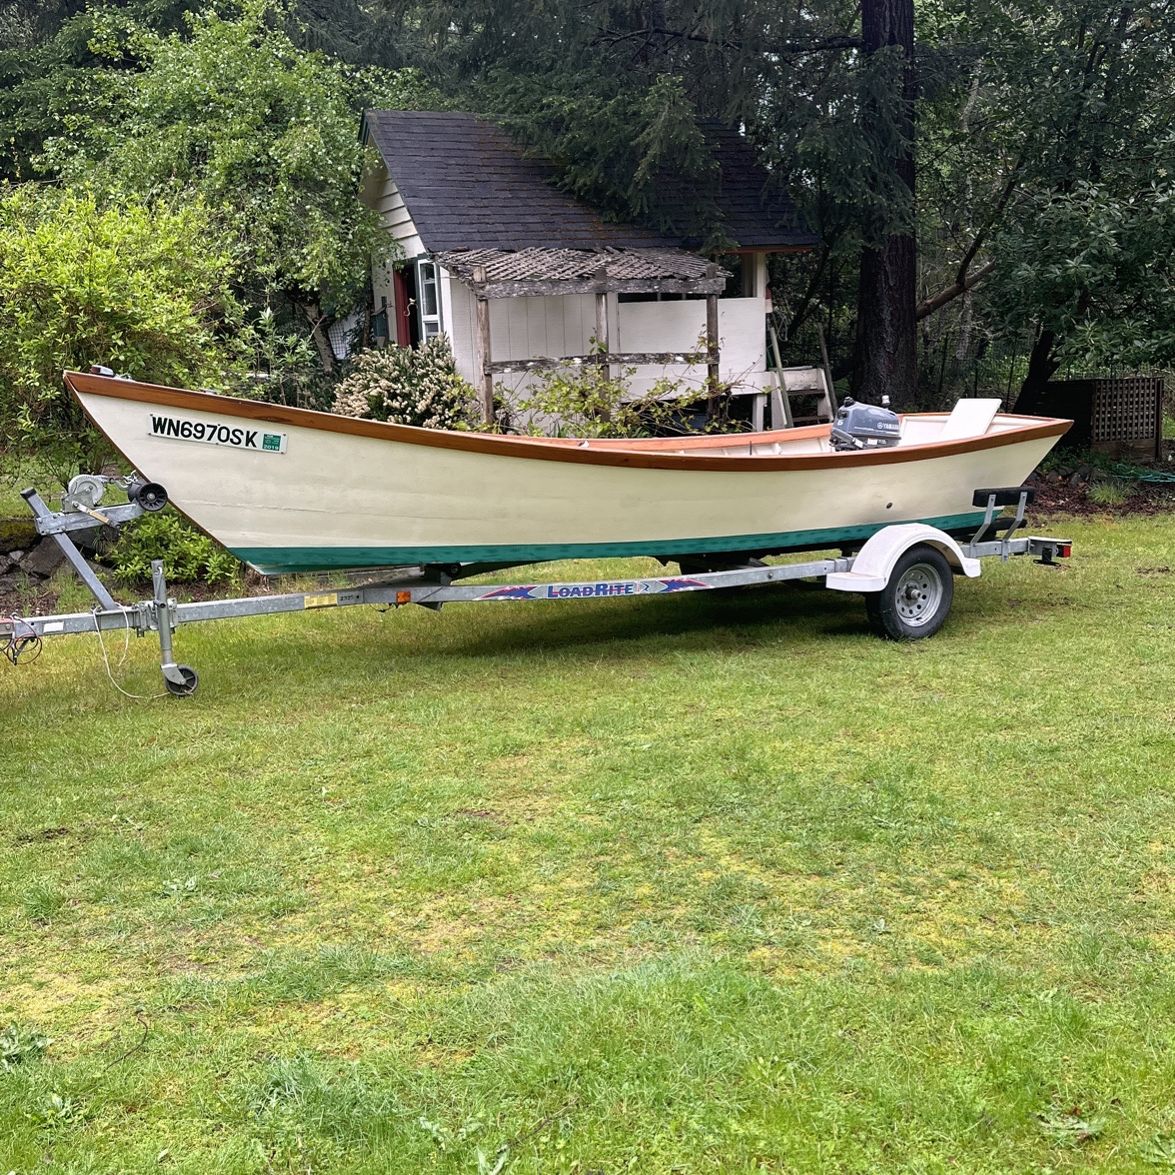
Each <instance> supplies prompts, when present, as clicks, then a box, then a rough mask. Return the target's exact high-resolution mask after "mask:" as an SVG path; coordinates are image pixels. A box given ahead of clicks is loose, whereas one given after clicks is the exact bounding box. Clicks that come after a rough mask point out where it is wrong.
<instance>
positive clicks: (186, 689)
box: [163, 665, 200, 698]
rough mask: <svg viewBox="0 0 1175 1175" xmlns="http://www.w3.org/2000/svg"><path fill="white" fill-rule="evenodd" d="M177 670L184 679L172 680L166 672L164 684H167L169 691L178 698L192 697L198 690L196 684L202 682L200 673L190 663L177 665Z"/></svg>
mask: <svg viewBox="0 0 1175 1175" xmlns="http://www.w3.org/2000/svg"><path fill="white" fill-rule="evenodd" d="M175 671H176V672H177V673H178V674H179V676H180V677H181V678H182V679H183V680H182V681H172V679H171V678H170V677H168V676H166V674H165V675H164V678H163V684H164V685H165V686H167V692H168V693H169V694H174V695H175V696H176V697H177V698H187V697H190V696H191V695H192V694H194V693H195V692H196V686H198V685H199V684H200V675H199V674H198V673H197V672H196V671H195V670H194V669H193V668H192V667H191V666H190V665H177V666H176V667H175Z"/></svg>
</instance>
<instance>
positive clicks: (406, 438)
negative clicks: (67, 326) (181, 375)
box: [65, 371, 1073, 473]
mask: <svg viewBox="0 0 1175 1175" xmlns="http://www.w3.org/2000/svg"><path fill="white" fill-rule="evenodd" d="M65 383H66V386H67V387H68V388H69V389H70V391H71V392H73V393H74V395H77V394H78V393H83V394H87V395H94V396H110V397H112V398H114V399H119V400H131V401H135V402H139V403H143V404H156V405H160V406H163V407H168V408H181V409H187V410H188V411H191V412H212V413H217V414H219V415H221V416H233V417H238V418H240V419H244V420H257V421H262V422H264V423H266V424H278V425H286V426H287V427H290V428H310V429H317V430H319V431H320V432H334V433H343V434H345V435H347V436H359V437H371V438H373V439H375V440H382V441H398V442H399V443H401V444H405V445H426V446H428V447H429V448H434V449H457V450H461V451H464V452H470V453H486V454H490V455H496V456H502V457H513V458H520V457H521V458H526V459H529V460H536V461H568V462H573V463H575V464H580V465H614V466H626V467H629V468H633V469H684V470H697V471H714V472H717V471H724V472H726V473H750V472H756V473H758V472H762V471H764V470H785V469H844V468H849V467H852V466H858V465H902V464H905V463H906V462H908V461H922V460H926V459H927V458H933V457H950V456H954V455H956V454H959V453H968V452H977V451H979V450H982V449H998V448H1003V447H1004V446H1005V445H1015V444H1019V443H1020V442H1021V441H1026V440H1031V439H1036V438H1044V437H1059V436H1063V435H1064V434H1065V433H1066V432H1068V431H1069V428H1070V426H1071V425H1072V423H1073V422H1072V421H1071V420H1060V419H1054V418H1051V417H1028V418H1026V419H1029V420H1031V421H1032V423H1031V424H1026V425H1024V426H1023V427H1019V428H1013V429H1009V430H1007V431H1005V432H999V433H994V434H991V435H989V436H983V437H971V438H967V439H964V440H958V441H932V442H929V443H927V444H924V445H899V446H897V447H895V448H892V449H872V450H868V451H863V452H851V453H803V454H799V453H797V454H787V455H774V454H773V455H763V456H755V455H753V454H747V455H745V456H739V457H718V456H713V457H710V456H704V455H697V456H695V455H693V454H692V453H691V454H683V453H674V452H662V451H661V450H662V449H664V448H671V449H681V448H690V449H700V450H705V449H707V448H727V447H730V446H732V445H738V444H742V443H750V440H749V439H750V438H751V437H754V439H755V440H756V441H760V442H768V443H770V442H771V441H772V440H775V439H781V440H782V439H785V438H796V437H799V436H802V435H804V433H806V432H809V430H803V431H801V430H799V429H785V430H778V431H776V432H770V433H754V434H750V433H734V434H728V435H725V436H712V437H702V438H698V440H697V441H694V442H693V443H684V442H683V441H681V440H678V439H677V438H673V437H670V438H660V439H659V443H654V444H650V443H649V442H645V441H642V442H640V446H641V447H640V448H639V449H638V448H635V447H634V445H635V444H636V442H633V441H625V440H619V441H615V442H608V441H595V440H593V441H590V442H589V445H588V446H586V447H585V446H583V444H582V442H580V441H577V440H574V439H571V440H568V439H565V438H564V439H561V440H560V441H557V442H556V441H554V439H553V438H544V439H538V438H535V437H507V436H499V435H495V434H490V433H474V432H447V431H442V430H440V429H430V428H414V427H412V426H411V425H406V424H384V423H382V422H380V421H378V420H356V419H354V418H352V417H350V416H336V415H334V414H333V413H330V412H314V411H311V410H310V409H308V408H290V407H288V406H286V405H284V404H269V403H266V402H265V401H262V400H240V399H237V398H236V397H233V396H220V395H216V394H213V393H210V392H190V391H186V390H184V389H182V388H169V387H164V386H162V385H160V384H147V383H139V382H137V381H135V380H127V379H114V378H112V377H110V376H103V375H89V374H83V373H82V372H78V371H67V372H65ZM828 427H829V426H828V425H817V426H815V428H814V429H812V430H810V431H811V433H813V434H817V435H818V434H819V433H821V432H823V431H824V430H825V429H827V428H828ZM744 438H746V440H745V442H744Z"/></svg>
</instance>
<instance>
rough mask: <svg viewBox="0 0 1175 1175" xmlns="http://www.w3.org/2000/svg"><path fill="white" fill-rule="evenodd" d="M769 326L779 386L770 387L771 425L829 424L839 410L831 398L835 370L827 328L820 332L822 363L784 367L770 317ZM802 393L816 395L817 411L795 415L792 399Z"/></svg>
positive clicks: (774, 369)
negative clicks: (833, 370)
mask: <svg viewBox="0 0 1175 1175" xmlns="http://www.w3.org/2000/svg"><path fill="white" fill-rule="evenodd" d="M767 329H768V330H769V331H770V336H771V354H772V357H773V358H774V360H775V366H774V367H773V368H772V372H773V373H774V375H775V383H776V386H775V388H774V389H772V391H771V427H772V428H797V427H799V426H800V425H804V424H829V423H831V421H832V418H833V416H834V415H835V413H836V409H835V407H834V406H833V402H832V395H833V393H832V372H831V370H830V369H829V365H828V350H827V348H826V347H825V345H824V331H823V330H821V332H820V359H821V363H820V365H819V366H818V367H817V366H812V367H784V366H783V363H782V361H781V359H780V356H779V336H778V335H777V334H776V333H775V323H773V322H771V321H770V319H769V320H768V323H767ZM800 396H808V397H812V396H815V397H816V405H815V410H814V412H809V413H807V414H805V415H803V416H796V415H795V413H794V412H793V411H792V406H791V401H792V400H793V399H796V398H798V397H800Z"/></svg>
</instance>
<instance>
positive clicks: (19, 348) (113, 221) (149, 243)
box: [0, 184, 229, 461]
mask: <svg viewBox="0 0 1175 1175" xmlns="http://www.w3.org/2000/svg"><path fill="white" fill-rule="evenodd" d="M228 264H229V263H228V259H227V257H226V256H224V255H223V252H222V250H221V249H220V248H219V247H218V244H217V242H216V240H215V239H210V236H209V231H208V222H207V218H206V216H205V214H204V212H203V210H202V208H201V207H200V205H199V204H198V202H191V203H188V204H186V205H185V206H184V207H182V208H178V209H174V210H172V209H168V208H164V207H158V208H154V209H149V208H147V207H146V206H145V205H143V204H141V203H138V202H135V201H126V202H121V203H115V204H110V205H106V206H99V204H98V203H97V202H96V200H95V198H94V197H93V196H92V195H90V194H88V193H86V192H78V191H70V190H66V191H60V190H57V189H45V188H42V187H41V186H39V185H34V184H24V185H21V186H19V187H15V188H8V189H4V188H0V336H2V337H3V340H4V345H3V347H0V445H9V446H11V447H12V449H13V450H14V451H25V452H27V451H38V452H41V453H43V454H46V455H49V454H53V453H56V454H62V453H63V452H65V453H66V454H67V458H68V459H70V460H75V461H76V460H79V459H82V458H85V459H87V460H89V461H92V460H94V458H95V455H96V454H98V453H101V452H102V451H103V448H104V447H103V446H102V445H101V444H98V445H95V444H94V442H93V441H92V440H91V441H90V442H89V443H88V451H83V450H84V449H85V447H86V445H87V442H85V441H83V439H82V438H83V437H84V436H85V435H86V434H85V433H84V432H83V428H82V416H81V412H80V410H79V409H78V408H77V406H76V405H75V404H74V403H73V402H72V401H71V400H70V399H69V397H68V396H67V395H66V393H65V389H64V385H63V383H62V379H61V373H62V370H63V369H66V368H80V369H82V370H85V369H86V368H87V367H89V366H90V365H91V364H93V363H104V364H109V365H110V366H112V367H115V368H116V369H117V370H119V371H125V372H128V373H129V374H131V375H133V376H135V377H136V378H138V379H145V380H151V381H154V382H158V383H173V384H180V385H181V386H189V387H191V386H198V385H199V384H200V383H202V382H215V380H216V379H217V377H218V376H219V373H220V372H221V371H222V370H223V367H224V358H225V356H224V350H223V345H222V344H221V343H220V342H219V341H218V339H217V338H216V337H215V335H214V332H213V323H214V321H215V320H216V319H217V318H218V317H219V315H220V313H221V312H223V310H224V309H225V308H226V305H227V303H226V297H225V295H224V292H223V291H224V289H225V287H226V284H227V271H228Z"/></svg>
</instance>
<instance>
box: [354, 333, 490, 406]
mask: <svg viewBox="0 0 1175 1175" xmlns="http://www.w3.org/2000/svg"><path fill="white" fill-rule="evenodd" d="M334 411H335V412H337V413H339V415H341V416H355V417H359V418H361V419H365V420H388V421H391V422H392V423H393V424H415V425H419V426H420V427H421V428H471V427H472V426H473V425H474V424H475V423H476V422H477V420H478V414H477V393H476V391H475V390H474V389H473V387H472V385H470V384H468V383H466V382H465V380H463V379H462V378H461V377H460V376H459V375H458V374H457V369H456V367H455V366H454V364H453V352H452V350H451V349H450V347H449V340H448V339H447V338H446V337H445V336H444V335H438V336H437V337H436V338H434V339H429V340H428V342H426V343H422V344H421V345H420V346H419V347H417V348H411V347H386V348H384V349H383V350H378V351H377V350H373V351H361V352H360V353H359V354H358V355H357V356H356V357H355V359H354V360H353V361H352V363H351V370H350V371H349V372H348V374H347V375H346V377H345V378H344V379H342V380H340V381H339V385H338V387H337V388H336V389H335V398H334Z"/></svg>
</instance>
